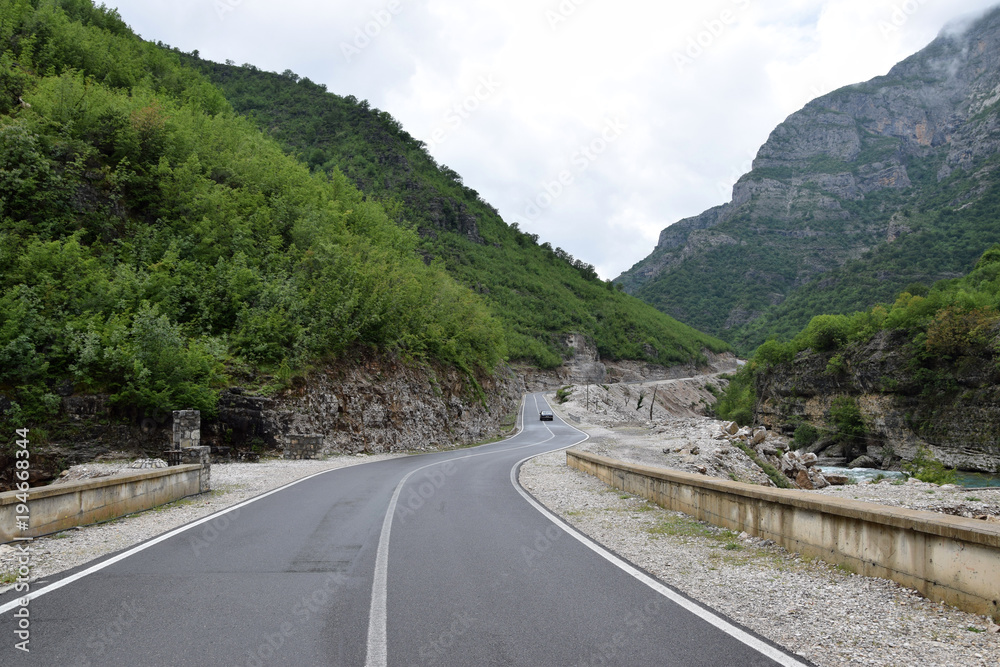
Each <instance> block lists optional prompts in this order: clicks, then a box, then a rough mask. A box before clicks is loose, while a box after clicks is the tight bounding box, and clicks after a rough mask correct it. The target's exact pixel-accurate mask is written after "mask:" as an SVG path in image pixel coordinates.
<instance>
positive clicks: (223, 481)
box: [0, 454, 404, 592]
mask: <svg viewBox="0 0 1000 667" xmlns="http://www.w3.org/2000/svg"><path fill="white" fill-rule="evenodd" d="M399 456H404V454H380V455H373V456H335V457H331V458H328V459H324V460H281V459H277V460H265V461H262V462H261V463H217V464H213V465H212V489H213V490H212V491H211V492H210V493H206V494H203V495H200V496H192V497H191V498H184V499H182V500H178V501H176V502H173V503H170V504H168V505H163V506H161V507H157V508H154V509H151V510H149V511H146V512H140V513H138V514H132V515H129V516H126V517H122V518H120V519H115V520H114V521H109V522H107V523H102V524H97V525H92V526H83V527H80V528H74V529H72V530H67V531H63V532H62V533H57V534H56V535H52V536H49V537H40V538H38V539H36V540H34V541H33V542H32V548H33V554H32V563H31V567H32V572H31V578H32V580H33V581H44V580H45V579H47V578H49V577H52V576H53V575H55V574H58V573H60V572H63V571H65V570H68V569H70V568H74V567H76V566H78V565H83V564H84V563H87V562H89V561H92V560H94V559H95V558H99V557H101V556H104V555H106V554H110V553H114V552H116V551H120V550H122V549H126V548H128V547H131V546H133V545H136V544H138V543H140V542H143V541H145V540H148V539H150V538H152V537H156V536H157V535H160V534H162V533H165V532H167V531H169V530H173V529H174V528H177V527H178V526H183V525H184V524H186V523H190V522H192V521H194V520H196V519H200V518H201V517H203V516H208V515H209V514H212V513H213V512H217V511H219V510H221V509H225V508H226V507H231V506H233V505H235V504H237V503H240V502H243V501H244V500H247V499H249V498H253V497H254V496H258V495H260V494H262V493H265V492H267V491H270V490H272V489H276V488H278V487H280V486H284V485H285V484H288V483H289V482H294V481H295V480H297V479H301V478H303V477H306V476H308V475H312V474H313V473H317V472H321V471H323V470H333V469H335V468H344V467H346V466H351V465H357V464H359V463H368V462H371V461H381V460H384V459H391V458H397V457H399ZM127 466H128V464H127V462H112V463H89V464H86V465H81V466H74V467H73V468H72V469H71V470H70V472H69V474H68V475H66V476H65V477H64V479H70V480H78V479H90V478H94V477H104V476H106V475H109V474H117V473H121V472H135V471H134V470H128V467H127ZM16 568H17V555H16V553H15V548H14V547H13V546H11V545H0V575H3V574H4V573H9V572H13V571H15V570H16ZM9 588H10V586H0V592H3V591H5V590H7V589H9Z"/></svg>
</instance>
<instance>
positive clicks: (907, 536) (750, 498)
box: [566, 449, 1000, 621]
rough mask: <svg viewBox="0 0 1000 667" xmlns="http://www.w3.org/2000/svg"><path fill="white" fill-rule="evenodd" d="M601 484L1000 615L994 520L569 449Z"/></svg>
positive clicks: (999, 549) (998, 539) (999, 538)
mask: <svg viewBox="0 0 1000 667" xmlns="http://www.w3.org/2000/svg"><path fill="white" fill-rule="evenodd" d="M566 462H567V464H568V465H569V466H570V467H571V468H576V469H577V470H581V471H583V472H586V473H589V474H591V475H594V476H595V477H597V478H598V479H600V480H601V481H603V482H604V483H605V484H608V485H609V486H612V487H614V488H616V489H620V490H622V491H625V492H627V493H632V494H635V495H637V496H641V497H643V498H646V499H647V500H651V501H652V502H655V503H656V504H657V505H660V506H661V507H664V508H666V509H669V510H674V511H678V512H683V513H684V514H688V515H690V516H692V517H695V518H696V519H700V520H702V521H707V522H708V523H712V524H715V525H717V526H721V527H724V528H728V529H730V530H733V531H746V532H747V533H748V534H750V535H755V536H757V537H761V538H765V539H771V540H774V541H775V542H776V543H778V544H780V545H781V546H783V547H785V548H786V549H788V550H789V551H792V552H797V553H800V554H803V555H805V556H812V557H815V558H820V559H822V560H824V561H827V562H830V563H834V564H837V565H842V566H844V567H846V568H848V569H850V570H851V571H853V572H857V573H858V574H862V575H865V576H870V577H881V578H884V579H892V580H893V581H896V582H899V583H900V584H902V585H903V586H906V587H908V588H914V589H916V590H918V591H920V592H921V593H922V594H924V595H925V596H927V597H928V598H930V599H931V600H935V601H943V602H945V603H947V604H950V605H954V606H956V607H958V608H960V609H964V610H965V611H969V612H972V613H975V614H984V615H988V616H991V617H992V618H993V619H994V620H997V621H1000V604H998V601H1000V525H997V524H991V523H986V522H985V521H979V520H976V519H967V518H964V517H955V516H950V515H947V514H940V513H937V512H924V511H917V510H910V509H903V508H898V507H890V506H886V505H877V504H874V503H866V502H861V501H857V500H848V499H843V498H834V497H829V496H820V495H817V494H810V493H808V492H805V491H797V490H788V489H775V488H769V487H763V486H755V485H752V484H743V483H740V482H731V481H728V480H723V479H717V478H712V477H705V476H702V475H695V474H691V473H685V472H680V471H675V470H667V469H663V468H654V467H650V466H644V465H638V464H631V463H624V462H622V461H616V460H614V459H610V458H607V457H604V456H598V455H596V454H591V453H589V452H582V451H579V450H573V449H571V450H569V451H567V452H566Z"/></svg>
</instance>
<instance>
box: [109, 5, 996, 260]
mask: <svg viewBox="0 0 1000 667" xmlns="http://www.w3.org/2000/svg"><path fill="white" fill-rule="evenodd" d="M994 2H995V0H951V1H950V2H948V3H944V2H939V1H935V0H780V1H778V0H774V1H771V2H767V3H764V2H763V1H762V0H710V1H708V2H701V3H697V4H696V3H690V2H686V1H684V2H682V1H681V0H669V1H667V2H661V3H655V4H654V3H650V2H648V1H646V0H619V1H618V2H615V3H611V2H607V0H543V2H541V3H539V2H537V0H505V1H502V2H501V1H499V0H490V1H481V2H477V3H469V2H462V1H461V0H365V1H363V2H347V1H346V0H336V1H334V2H323V3H320V2H314V1H310V0H285V1H284V2H282V3H270V2H264V0H169V1H167V0H118V2H117V6H118V8H119V11H120V12H121V14H122V17H123V18H124V19H125V20H126V21H127V22H128V23H129V24H130V25H132V27H133V28H134V29H136V30H137V31H138V32H139V33H141V34H142V35H143V36H144V37H145V38H147V39H152V40H154V41H155V40H161V41H164V42H166V43H169V44H171V45H173V46H177V47H179V48H181V49H182V50H184V51H191V50H194V49H198V50H199V51H200V53H201V55H202V56H203V57H206V58H210V59H212V60H217V61H220V62H221V61H223V60H225V59H227V58H228V59H232V60H234V61H235V62H237V63H244V62H249V63H253V64H255V65H257V66H258V67H260V68H262V69H265V70H273V71H279V72H280V71H283V70H285V69H291V70H293V71H295V72H296V73H298V74H300V75H301V76H307V77H309V78H310V79H312V80H313V81H316V82H319V83H325V84H327V86H328V88H329V89H330V90H331V91H332V92H336V93H338V94H342V95H354V96H356V97H357V98H359V99H368V100H369V101H370V102H371V104H372V105H373V106H375V107H378V108H381V109H384V110H386V111H389V112H390V113H392V114H393V115H394V116H396V117H397V118H398V119H399V120H400V121H401V122H402V123H403V125H404V127H405V128H406V129H407V131H408V132H410V134H412V135H413V136H415V137H417V138H418V139H422V140H424V141H426V142H428V143H432V135H433V134H434V133H435V131H437V130H441V129H442V128H444V129H445V130H446V132H444V134H443V135H441V136H442V140H441V141H437V142H434V145H433V148H432V152H433V155H434V157H435V158H436V159H437V160H438V162H439V163H442V164H447V165H448V166H450V167H451V168H453V169H455V170H456V171H457V172H459V173H460V174H462V176H463V177H464V179H465V183H466V184H467V185H468V186H469V187H472V188H474V189H476V190H478V191H479V192H480V194H482V195H483V197H484V198H485V199H486V200H487V201H490V202H491V203H492V204H494V205H495V206H497V208H498V209H499V210H500V212H501V214H502V215H503V216H504V218H505V219H506V220H507V221H508V222H515V221H517V222H520V224H521V227H522V228H523V229H525V230H526V231H530V232H533V233H537V234H539V235H540V236H541V237H542V240H546V241H549V242H551V243H552V244H553V245H554V246H560V247H562V248H564V249H566V250H567V251H568V252H570V253H571V254H573V255H574V256H576V257H578V258H580V259H582V260H584V261H586V262H589V263H592V264H594V265H595V266H596V267H597V268H598V270H599V272H600V273H601V275H602V276H604V277H614V276H616V275H618V273H620V272H621V271H623V270H625V269H627V268H629V267H630V266H631V265H632V264H634V263H635V262H636V261H638V260H640V259H642V258H643V257H644V256H646V255H647V254H648V253H649V252H650V251H651V250H652V247H653V244H654V243H655V241H656V238H657V236H658V233H659V231H660V230H661V229H662V228H663V227H665V226H666V225H668V224H671V223H673V222H676V221H677V220H679V219H681V218H683V217H687V216H691V215H696V214H698V213H700V212H701V211H703V210H705V209H707V208H709V207H710V206H714V205H717V204H721V203H723V202H724V201H726V200H727V199H728V196H729V191H730V188H731V186H732V183H733V182H734V181H735V179H736V178H737V177H738V176H739V175H740V174H742V173H743V172H744V171H746V170H747V169H748V167H749V162H750V159H752V157H753V155H754V154H755V153H756V151H757V149H758V148H759V146H760V145H761V143H763V142H764V141H765V140H766V138H767V135H768V134H769V132H770V131H771V130H772V129H773V128H774V126H775V125H777V124H778V123H780V122H781V121H782V120H784V119H785V118H786V117H787V116H788V115H789V114H791V113H793V112H794V111H796V110H797V109H799V108H800V107H801V106H802V105H803V104H805V103H806V102H808V101H809V100H810V99H813V98H814V97H817V96H819V95H821V94H824V93H826V92H829V91H830V90H833V89H835V88H839V87H841V86H844V85H847V84H850V83H855V82H858V81H863V80H866V79H869V78H872V77H874V76H877V75H880V74H884V73H886V72H887V71H888V70H889V69H890V68H891V67H892V66H893V65H894V64H895V63H896V62H898V61H899V60H902V59H903V58H905V57H906V56H908V55H910V54H912V53H914V52H916V51H917V50H919V49H920V48H922V47H923V46H924V45H926V44H927V43H928V42H930V41H931V40H932V39H933V38H934V37H935V35H936V34H937V33H938V32H939V31H940V30H941V29H942V27H943V26H944V25H945V24H946V23H947V22H949V21H952V20H954V19H957V18H959V17H962V16H966V15H968V14H970V13H977V12H982V11H983V10H985V9H986V8H987V7H989V6H990V5H992V4H993V3H994ZM220 4H221V5H223V6H228V7H229V8H230V9H231V10H232V11H223V12H222V13H221V18H220V10H219V6H220ZM387 17H389V20H386V18H387ZM366 28H367V29H368V30H367V32H368V35H365V31H366ZM366 36H367V37H368V42H367V43H366V44H365V45H364V47H363V48H360V49H358V53H354V54H352V57H350V58H347V57H345V55H344V49H343V48H342V45H343V44H348V45H353V44H355V41H354V40H358V39H360V40H361V42H364V38H365V37H366ZM483 77H493V79H494V80H495V81H499V82H500V85H499V86H497V87H496V90H493V91H492V92H490V93H489V94H488V95H486V96H480V95H477V89H480V90H481V88H480V86H481V80H482V78H483ZM480 97H482V99H479V98H480ZM470 99H472V100H474V101H473V102H469V100H470ZM456 105H459V108H460V110H462V111H464V112H465V113H461V112H460V111H455V106H456ZM449 110H451V111H449ZM449 114H450V115H449ZM456 115H457V116H456ZM456 117H458V118H459V119H460V122H458V123H456V122H455V121H454V119H455V118H456ZM614 118H620V119H623V120H625V122H626V123H627V125H628V127H627V129H625V130H624V131H623V132H622V133H621V135H620V136H618V137H616V138H615V139H614V141H612V142H608V144H607V146H606V148H605V150H604V151H603V152H601V153H600V154H599V155H598V156H596V158H595V159H594V160H592V161H589V162H588V164H587V168H586V169H583V170H581V168H580V167H579V166H574V156H577V155H578V153H579V151H580V148H581V146H584V145H586V144H588V143H589V142H591V141H594V140H595V138H596V137H599V136H600V135H601V132H602V131H603V129H604V128H605V127H606V123H607V122H608V121H609V119H614ZM567 170H568V171H569V173H570V175H571V176H572V182H571V183H570V184H569V185H564V186H563V191H562V193H561V194H560V195H559V196H558V197H556V198H555V199H554V200H553V201H552V203H551V204H550V205H548V206H546V207H544V209H543V210H540V211H539V213H538V215H536V216H533V217H532V216H528V215H527V213H528V212H529V203H530V202H537V201H538V197H539V195H540V194H541V193H544V192H546V186H551V185H552V184H553V183H555V182H558V179H559V176H560V173H561V172H564V171H567ZM550 189H551V188H550ZM542 199H543V201H544V197H543V198H542Z"/></svg>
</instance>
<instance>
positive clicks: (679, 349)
mask: <svg viewBox="0 0 1000 667" xmlns="http://www.w3.org/2000/svg"><path fill="white" fill-rule="evenodd" d="M188 60H190V62H192V63H195V64H197V65H198V66H199V67H200V68H201V69H202V71H203V72H205V74H206V75H207V76H209V77H210V78H211V79H212V81H213V82H215V83H216V84H217V85H218V86H219V88H220V90H222V92H223V93H224V94H225V95H226V97H227V98H228V100H229V101H230V102H231V103H232V105H233V106H234V108H235V109H236V110H237V111H239V112H241V113H244V114H246V115H247V116H248V117H250V118H252V119H254V120H255V122H257V123H258V125H259V126H260V127H261V128H264V129H266V130H267V131H268V132H270V133H271V134H272V135H273V136H274V137H275V138H276V139H278V140H279V141H281V142H282V143H283V144H284V145H285V146H286V147H287V149H288V150H289V151H290V152H291V153H293V154H295V155H297V156H299V157H300V159H302V160H303V161H305V162H306V163H307V164H308V165H309V166H310V167H311V168H312V169H313V171H314V172H315V173H320V174H322V173H331V172H336V171H337V170H340V171H342V172H343V173H344V174H345V175H346V176H348V178H349V179H350V180H351V181H353V182H354V183H355V184H356V185H357V186H358V187H359V188H360V189H361V190H363V191H364V192H365V193H367V194H368V195H370V196H372V197H374V198H376V199H378V200H379V201H382V202H384V203H385V204H386V207H387V208H388V209H389V210H390V211H391V212H392V215H393V216H394V218H395V219H396V220H398V221H408V222H410V223H412V224H415V225H416V227H417V229H418V230H419V235H420V252H421V253H422V254H423V255H424V256H425V257H434V258H437V259H439V260H440V261H442V262H443V265H444V266H445V267H446V269H447V271H448V272H449V273H450V274H451V275H452V276H453V277H455V278H456V279H457V280H459V281H460V282H461V283H463V284H465V285H467V286H469V287H471V288H472V289H474V290H475V291H476V292H477V293H479V294H481V295H482V296H483V297H484V300H485V301H486V303H487V304H488V305H489V308H490V310H491V311H492V312H493V313H494V314H495V316H496V317H497V318H498V319H499V320H500V321H501V322H502V323H503V325H504V328H505V334H506V341H507V349H508V352H509V355H510V358H511V359H523V360H528V361H531V362H532V363H534V364H536V365H538V366H541V367H554V366H557V365H559V364H560V363H562V360H563V358H564V357H565V356H567V355H568V354H570V353H571V351H570V350H568V349H566V348H565V347H564V345H565V343H564V342H563V341H564V340H565V334H566V333H569V332H576V333H582V334H585V335H588V336H590V337H591V338H593V340H594V342H595V344H596V346H597V348H598V351H599V352H600V354H601V356H602V357H603V358H605V359H611V360H614V359H638V360H647V361H653V362H659V363H662V364H676V363H681V362H687V361H689V360H691V359H698V358H700V357H701V350H702V349H704V348H708V349H710V350H712V351H715V352H720V351H723V350H726V349H728V346H727V345H726V344H724V343H722V342H721V341H719V340H717V339H714V338H712V337H710V336H706V335H704V334H701V333H700V332H697V331H695V330H693V329H691V328H690V327H687V326H685V325H682V324H680V323H679V322H677V321H675V320H673V319H672V318H670V317H667V316H665V315H663V314H662V313H660V312H658V311H657V310H656V309H654V308H650V307H649V306H647V305H646V304H644V303H642V302H641V301H639V300H637V299H634V298H632V297H630V296H627V295H625V294H622V293H620V292H619V291H618V290H616V289H614V287H613V285H611V284H610V283H606V282H604V281H601V280H600V279H599V278H598V277H597V275H596V273H595V271H594V269H593V267H591V266H590V265H588V264H586V263H584V262H581V261H580V260H576V259H574V258H572V257H571V256H569V254H568V253H566V252H565V251H563V250H562V249H560V248H553V247H552V246H551V245H550V244H549V243H541V244H539V243H538V237H537V236H536V235H533V234H527V233H524V232H522V231H521V230H520V229H518V226H517V225H516V224H514V225H508V224H506V223H505V222H504V221H503V220H502V219H501V218H500V216H499V215H498V214H497V211H496V210H495V209H494V208H493V207H492V206H490V205H489V204H487V203H486V202H485V201H483V200H482V198H481V197H480V196H479V194H478V193H477V192H476V191H475V190H472V189H471V188H468V187H466V186H465V185H464V184H463V182H462V179H461V177H460V176H459V175H458V174H457V173H455V172H454V171H453V170H452V169H450V168H448V167H446V166H444V165H438V164H437V163H436V162H435V160H434V159H433V157H431V156H430V154H429V153H428V152H427V150H426V147H425V145H424V144H423V143H422V142H420V141H418V140H416V139H414V138H413V137H412V136H410V135H409V134H408V133H407V132H405V131H404V130H403V129H402V127H401V126H400V124H399V122H398V121H396V120H395V119H394V118H393V117H392V116H390V115H389V114H388V113H386V112H384V111H379V110H378V109H371V108H369V104H368V102H367V101H358V100H357V99H355V98H354V97H352V96H347V97H341V96H339V95H334V94H331V93H328V92H327V91H326V88H325V87H324V86H322V85H317V84H315V83H313V82H311V81H310V80H309V79H305V78H300V77H299V76H298V75H296V74H294V73H292V72H290V71H286V72H285V73H283V74H275V73H270V72H263V71H260V70H258V69H257V68H256V67H253V66H252V65H243V66H242V67H236V66H232V65H219V64H215V63H210V62H204V61H200V60H197V59H196V58H193V57H188Z"/></svg>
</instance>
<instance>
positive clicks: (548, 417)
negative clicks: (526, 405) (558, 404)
mask: <svg viewBox="0 0 1000 667" xmlns="http://www.w3.org/2000/svg"><path fill="white" fill-rule="evenodd" d="M552 418H553V414H552V411H551V410H542V411H541V412H539V413H538V420H539V421H543V422H550V421H552Z"/></svg>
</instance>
